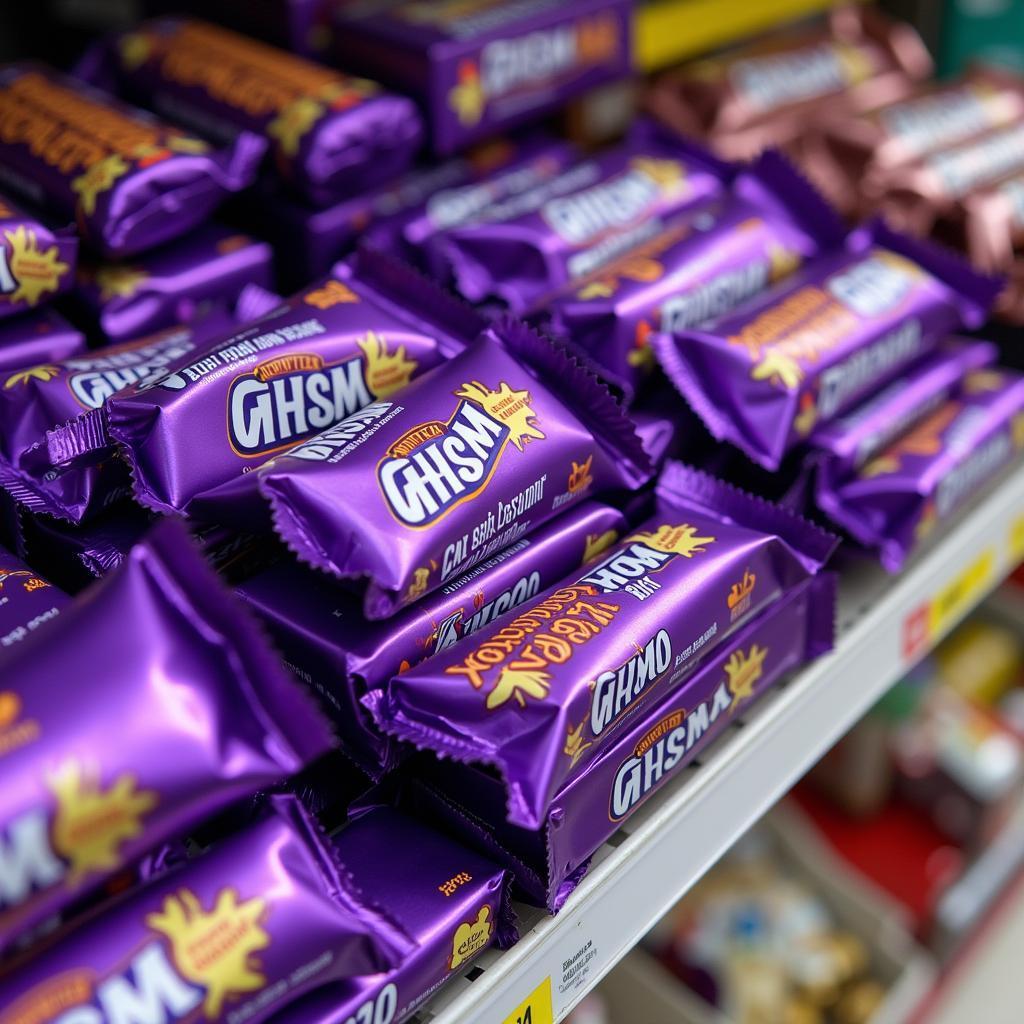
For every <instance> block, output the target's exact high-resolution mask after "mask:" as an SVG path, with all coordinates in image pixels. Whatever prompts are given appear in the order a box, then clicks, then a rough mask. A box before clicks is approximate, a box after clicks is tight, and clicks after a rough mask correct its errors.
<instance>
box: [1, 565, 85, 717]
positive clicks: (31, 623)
mask: <svg viewBox="0 0 1024 1024" xmlns="http://www.w3.org/2000/svg"><path fill="white" fill-rule="evenodd" d="M70 600H71V598H69V597H68V596H67V594H65V593H63V591H60V590H58V589H57V588H56V587H55V586H53V584H51V583H50V582H49V581H48V580H45V579H44V578H43V577H42V576H40V575H39V573H37V572H36V571H35V570H34V569H30V568H29V567H28V566H27V565H26V564H25V563H24V562H23V561H21V559H20V558H15V557H14V555H12V554H11V553H10V552H9V551H4V549H3V548H0V657H2V656H3V654H2V652H3V651H6V649H7V648H8V647H13V646H14V645H15V644H18V643H20V642H21V641H22V640H24V639H25V638H26V637H27V636H29V635H31V634H32V633H33V632H34V631H35V630H37V629H39V627H40V626H42V625H44V624H45V623H47V622H50V621H51V620H52V619H55V618H56V617H57V616H58V615H59V614H60V613H61V609H62V608H64V606H65V605H67V603H68V602H69V601H70ZM10 697H11V694H7V703H8V704H10ZM3 704H4V701H2V700H0V705H3ZM11 706H12V707H13V705H11ZM0 728H2V727H0Z"/></svg>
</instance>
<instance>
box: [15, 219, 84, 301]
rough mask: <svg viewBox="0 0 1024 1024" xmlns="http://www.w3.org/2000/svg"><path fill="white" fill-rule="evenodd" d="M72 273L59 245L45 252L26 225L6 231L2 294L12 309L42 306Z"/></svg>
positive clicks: (34, 234)
mask: <svg viewBox="0 0 1024 1024" xmlns="http://www.w3.org/2000/svg"><path fill="white" fill-rule="evenodd" d="M4 243H6V244H4ZM70 269H71V267H70V265H69V264H67V263H65V262H64V261H63V260H61V259H60V250H59V249H58V248H57V246H56V245H51V246H49V247H47V248H45V249H41V248H40V247H39V239H38V238H37V236H36V233H35V232H34V231H32V230H31V229H29V228H26V227H25V225H24V224H19V225H18V227H16V228H15V229H14V230H13V231H5V232H4V233H3V238H2V239H0V294H2V295H6V296H7V300H8V301H9V302H10V303H11V304H12V305H14V303H17V302H24V303H25V305H26V306H36V305H38V304H39V302H40V300H41V299H42V298H43V297H44V296H45V295H47V294H52V293H55V292H56V291H57V289H58V287H59V286H60V282H61V278H62V277H64V275H65V274H67V273H68V271H69V270H70Z"/></svg>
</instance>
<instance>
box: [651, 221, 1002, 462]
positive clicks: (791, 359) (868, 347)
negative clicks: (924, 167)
mask: <svg viewBox="0 0 1024 1024" xmlns="http://www.w3.org/2000/svg"><path fill="white" fill-rule="evenodd" d="M999 288H1000V282H999V281H997V280H996V279H995V278H990V277H987V276H985V275H983V274H980V273H978V272H976V271H973V270H971V269H970V268H969V267H968V266H967V264H966V263H963V262H961V261H960V260H959V259H958V258H957V257H956V256H954V255H953V254H952V253H950V252H947V251H945V250H942V249H939V248H936V247H934V246H931V245H929V244H928V243H927V242H920V241H915V240H913V239H910V238H907V237H905V236H903V235H899V234H897V233H896V232H894V231H890V230H889V229H888V228H886V227H885V225H884V224H882V223H881V222H875V223H873V224H871V225H868V226H866V227H864V228H862V229H859V230H857V231H855V232H853V233H852V234H851V235H850V237H849V240H848V242H847V245H846V246H845V247H843V248H842V249H841V250H840V251H838V252H835V253H831V254H827V255H822V256H820V257H819V258H818V259H816V260H813V261H812V262H810V263H808V264H807V265H805V266H804V267H802V268H801V269H800V270H798V271H797V272H796V273H794V274H792V275H791V276H790V277H789V278H787V279H786V280H784V281H783V282H781V283H780V284H779V285H777V286H776V287H775V288H772V289H770V290H769V291H767V292H765V293H764V294H762V295H761V296H758V297H755V298H754V299H751V300H750V301H748V302H746V303H745V304H743V305H742V306H741V307H740V308H739V309H737V310H735V311H734V312H732V313H727V314H725V315H724V316H722V317H720V318H718V319H716V320H714V321H712V322H711V323H710V324H707V325H705V326H704V327H703V328H702V329H701V330H692V329H691V330H685V331H681V332H678V333H675V334H656V335H653V336H652V338H651V344H652V346H653V347H654V351H655V354H656V356H657V357H658V360H659V362H660V363H661V365H662V367H664V369H665V372H666V373H667V374H668V376H669V378H670V379H671V380H672V382H673V383H674V384H675V386H676V387H677V388H678V389H679V390H680V392H681V393H682V394H683V396H684V397H685V398H686V399H687V401H688V402H689V403H690V404H691V405H692V406H693V408H694V410H695V411H696V412H697V413H698V415H699V416H700V417H701V419H703V420H704V422H705V424H706V425H707V427H708V429H709V430H710V431H711V433H712V434H713V435H714V436H715V437H716V438H717V439H718V440H727V441H729V442H731V443H732V444H734V445H736V446H738V447H739V448H740V449H741V450H742V451H744V452H745V453H746V454H747V455H749V456H750V457H751V458H752V459H753V460H754V461H755V462H757V463H759V464H760V465H762V466H764V467H765V468H766V469H777V468H778V466H779V465H780V464H781V462H782V459H783V457H784V456H785V454H786V453H787V452H788V451H790V450H791V449H792V448H794V447H795V446H796V445H797V444H799V443H800V442H802V441H804V440H805V439H806V438H807V437H808V435H809V434H810V433H811V432H812V431H813V430H814V428H815V427H817V426H819V425H820V424H822V423H827V422H829V421H830V420H833V419H835V418H836V417H837V416H841V415H842V414H843V413H844V412H846V411H847V410H848V409H850V408H851V407H853V406H854V405H856V404H857V403H858V402H860V401H862V400H863V399H864V398H865V397H867V396H869V395H871V394H873V393H874V392H875V391H876V390H877V389H878V388H879V387H881V386H884V385H885V384H887V383H889V381H891V380H892V379H893V378H894V377H896V376H897V375H898V374H899V373H901V372H902V371H903V370H904V369H905V368H906V367H908V366H909V365H911V364H912V363H913V362H915V361H916V360H917V359H919V358H920V357H921V356H923V355H925V354H926V353H927V352H929V351H930V350H931V349H933V348H934V347H935V346H936V345H937V344H938V343H939V342H940V341H942V340H943V339H944V338H945V337H946V336H947V335H948V334H950V333H953V332H955V331H957V330H959V329H961V328H965V327H966V328H970V329H973V328H976V327H979V326H981V324H982V323H984V321H985V318H986V316H987V313H988V310H989V309H990V308H991V306H992V303H993V302H994V301H995V298H996V295H997V294H998V292H999Z"/></svg>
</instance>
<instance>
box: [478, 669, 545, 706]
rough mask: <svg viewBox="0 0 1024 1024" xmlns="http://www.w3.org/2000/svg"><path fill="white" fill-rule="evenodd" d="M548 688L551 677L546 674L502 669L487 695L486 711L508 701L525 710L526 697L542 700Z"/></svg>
mask: <svg viewBox="0 0 1024 1024" xmlns="http://www.w3.org/2000/svg"><path fill="white" fill-rule="evenodd" d="M550 687H551V676H550V675H548V673H547V672H539V671H530V670H526V669H513V668H503V669H502V670H501V675H499V676H498V681H497V682H496V683H495V684H494V689H493V690H491V692H490V693H489V694H488V695H487V710H488V711H493V710H494V709H495V708H500V707H501V706H502V705H503V704H506V703H508V701H510V700H514V701H515V702H516V703H517V704H518V705H519V706H520V707H521V708H525V707H526V698H527V697H533V698H534V699H535V700H544V698H545V697H547V695H548V690H549V689H550Z"/></svg>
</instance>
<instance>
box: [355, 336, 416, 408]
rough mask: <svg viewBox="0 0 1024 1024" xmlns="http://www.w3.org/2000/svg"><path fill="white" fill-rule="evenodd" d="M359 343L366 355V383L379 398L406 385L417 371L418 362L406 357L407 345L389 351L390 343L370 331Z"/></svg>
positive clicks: (391, 393) (385, 396)
mask: <svg viewBox="0 0 1024 1024" xmlns="http://www.w3.org/2000/svg"><path fill="white" fill-rule="evenodd" d="M357 344H358V345H359V347H360V349H362V352H363V355H364V356H365V357H366V384H367V386H368V387H369V389H370V392H371V393H372V394H373V395H375V396H376V397H377V398H387V397H388V396H389V395H393V394H394V393H395V392H396V391H400V390H401V389H402V388H404V387H406V386H407V385H408V383H409V381H410V379H411V378H412V375H413V374H414V373H415V372H416V362H415V360H413V359H408V358H406V355H405V346H404V345H399V346H398V348H397V349H395V351H394V352H388V344H387V342H386V341H385V340H384V338H382V337H381V336H380V335H379V334H376V333H374V332H373V331H370V332H368V333H367V335H366V337H365V338H361V339H360V340H359V341H358V342H357Z"/></svg>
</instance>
